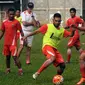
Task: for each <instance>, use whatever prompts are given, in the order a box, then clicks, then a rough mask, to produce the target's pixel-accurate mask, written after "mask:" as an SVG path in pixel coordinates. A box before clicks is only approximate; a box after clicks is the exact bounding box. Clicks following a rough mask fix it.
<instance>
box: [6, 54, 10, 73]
mask: <svg viewBox="0 0 85 85" xmlns="http://www.w3.org/2000/svg"><path fill="white" fill-rule="evenodd" d="M10 58H11V56H10V55H7V56H6V74H8V73H10Z"/></svg>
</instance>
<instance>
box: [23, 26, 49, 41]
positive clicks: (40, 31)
mask: <svg viewBox="0 0 85 85" xmlns="http://www.w3.org/2000/svg"><path fill="white" fill-rule="evenodd" d="M47 28H48V26H47V24H45V25H43V26H42V27H40V28H39V29H37V30H35V31H34V32H32V33H30V34H29V35H27V36H26V37H24V40H25V39H26V38H27V37H29V36H32V35H36V34H39V33H42V34H45V33H46V31H47Z"/></svg>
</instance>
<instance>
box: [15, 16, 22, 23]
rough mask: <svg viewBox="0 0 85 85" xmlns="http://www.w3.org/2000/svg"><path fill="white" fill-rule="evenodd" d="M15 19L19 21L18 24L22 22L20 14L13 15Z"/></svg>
mask: <svg viewBox="0 0 85 85" xmlns="http://www.w3.org/2000/svg"><path fill="white" fill-rule="evenodd" d="M15 19H17V20H18V21H19V22H20V24H22V17H21V16H20V17H17V16H15Z"/></svg>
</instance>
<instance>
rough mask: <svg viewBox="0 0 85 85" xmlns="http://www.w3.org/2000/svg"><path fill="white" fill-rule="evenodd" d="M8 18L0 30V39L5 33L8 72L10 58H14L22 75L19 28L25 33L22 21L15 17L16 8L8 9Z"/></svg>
mask: <svg viewBox="0 0 85 85" xmlns="http://www.w3.org/2000/svg"><path fill="white" fill-rule="evenodd" d="M7 15H8V19H7V20H5V21H4V22H3V23H2V26H1V29H0V30H1V31H0V39H1V38H2V37H3V35H4V48H3V54H4V55H5V56H6V67H7V68H6V73H7V74H8V73H10V58H11V56H13V59H14V61H15V63H16V65H17V67H18V73H19V75H22V74H23V72H22V68H21V63H20V61H19V59H18V57H17V30H19V31H20V33H21V35H22V36H24V35H23V32H22V28H21V25H20V23H19V22H18V21H17V20H16V19H14V16H15V10H14V9H13V8H9V9H8V14H7Z"/></svg>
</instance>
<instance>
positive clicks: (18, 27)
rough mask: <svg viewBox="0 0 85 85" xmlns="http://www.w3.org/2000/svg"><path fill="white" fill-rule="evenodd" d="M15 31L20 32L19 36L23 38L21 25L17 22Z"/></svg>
mask: <svg viewBox="0 0 85 85" xmlns="http://www.w3.org/2000/svg"><path fill="white" fill-rule="evenodd" d="M17 30H19V31H20V33H21V36H22V37H23V36H24V33H23V31H22V27H21V24H20V23H19V22H17Z"/></svg>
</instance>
